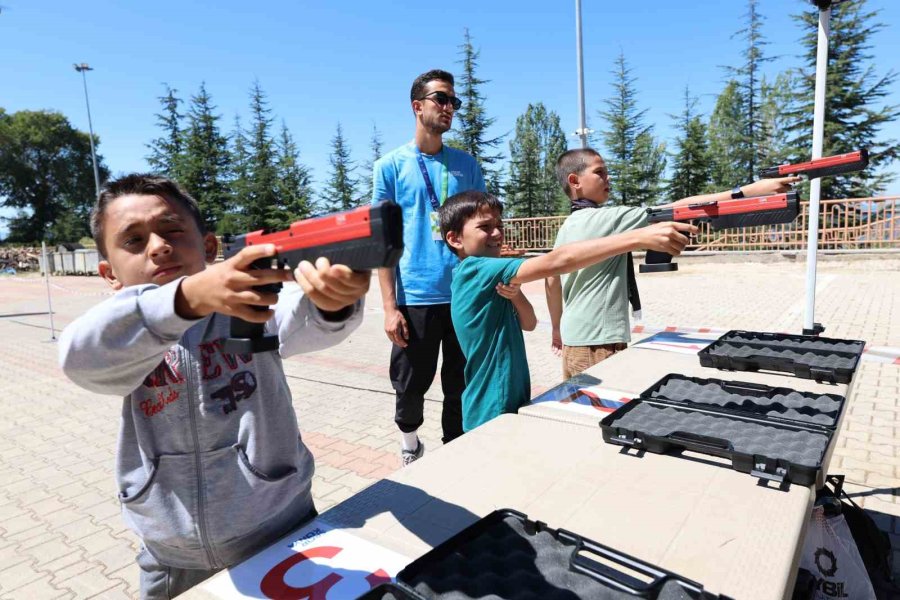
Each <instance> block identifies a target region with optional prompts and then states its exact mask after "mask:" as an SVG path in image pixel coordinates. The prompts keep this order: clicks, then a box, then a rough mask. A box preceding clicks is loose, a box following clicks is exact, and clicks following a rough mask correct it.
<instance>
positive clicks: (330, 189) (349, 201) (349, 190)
mask: <svg viewBox="0 0 900 600" xmlns="http://www.w3.org/2000/svg"><path fill="white" fill-rule="evenodd" d="M328 162H329V163H330V164H331V175H330V177H329V179H328V183H327V184H326V186H325V190H324V193H323V195H322V208H323V209H325V211H326V212H337V211H340V210H349V209H351V208H353V207H354V206H357V205H358V204H359V202H358V201H357V195H356V177H355V174H354V172H355V170H356V169H355V167H354V165H353V161H352V160H350V146H348V145H347V141H346V140H345V139H344V131H343V129H342V128H341V124H340V123H338V126H337V132H336V133H335V135H334V137H333V138H332V139H331V156H329V158H328Z"/></svg>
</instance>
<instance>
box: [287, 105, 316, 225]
mask: <svg viewBox="0 0 900 600" xmlns="http://www.w3.org/2000/svg"><path fill="white" fill-rule="evenodd" d="M312 196H313V193H312V182H311V178H310V174H309V169H308V168H306V166H305V165H303V164H302V163H301V162H300V151H299V150H298V149H297V144H296V142H294V138H293V136H292V135H291V132H290V131H289V130H288V128H287V125H286V124H285V123H284V122H282V123H281V136H280V137H279V140H278V198H279V204H280V205H281V206H282V207H283V212H284V215H283V219H284V220H285V221H288V222H291V221H296V220H297V219H305V218H307V217H310V216H312V214H313V212H314V209H315V207H314V206H313V204H314V202H313V198H312Z"/></svg>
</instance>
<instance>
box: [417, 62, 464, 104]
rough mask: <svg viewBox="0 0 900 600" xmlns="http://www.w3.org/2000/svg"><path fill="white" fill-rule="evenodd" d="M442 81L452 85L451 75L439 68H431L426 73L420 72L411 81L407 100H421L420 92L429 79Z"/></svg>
mask: <svg viewBox="0 0 900 600" xmlns="http://www.w3.org/2000/svg"><path fill="white" fill-rule="evenodd" d="M435 80H437V81H443V82H445V83H449V84H450V85H453V75H452V74H450V73H448V72H447V71H442V70H440V69H432V70H430V71H428V72H426V73H422V74H421V75H419V76H418V77H416V80H415V81H413V84H412V88H411V89H410V90H409V101H410V102H412V101H413V100H421V99H422V94H423V93H425V86H426V85H428V82H429V81H435Z"/></svg>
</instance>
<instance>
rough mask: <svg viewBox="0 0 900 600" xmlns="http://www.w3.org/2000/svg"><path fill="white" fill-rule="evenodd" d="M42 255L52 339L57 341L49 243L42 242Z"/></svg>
mask: <svg viewBox="0 0 900 600" xmlns="http://www.w3.org/2000/svg"><path fill="white" fill-rule="evenodd" d="M41 257H42V258H43V260H44V281H46V282H47V313H48V314H49V315H50V340H51V341H54V342H55V341H56V328H55V327H54V326H53V303H52V302H51V300H50V261H49V260H47V244H46V243H45V242H41Z"/></svg>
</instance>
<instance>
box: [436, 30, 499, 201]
mask: <svg viewBox="0 0 900 600" xmlns="http://www.w3.org/2000/svg"><path fill="white" fill-rule="evenodd" d="M459 48H460V52H459V53H460V54H461V55H462V59H461V60H459V61H458V64H461V65H462V68H463V72H462V75H461V76H458V77H456V78H455V79H456V94H457V95H458V96H459V97H460V99H461V100H462V101H463V105H462V108H460V110H459V112H458V113H457V114H456V116H455V117H454V119H455V121H456V128H455V130H456V135H454V136H453V137H452V138H450V139H449V140H448V141H447V143H448V144H449V145H450V146H452V147H454V148H459V149H460V150H465V151H466V152H468V153H469V154H471V155H472V156H474V157H475V160H477V161H478V164H479V166H480V167H481V171H482V174H483V175H484V179H485V182H487V187H488V191H489V192H491V193H492V194H495V195H499V194H500V188H501V180H500V175H501V174H500V169H499V168H496V169H495V168H493V165H494V164H495V163H497V162H498V161H500V160H501V159H502V158H503V155H502V153H500V152H497V151H496V149H497V148H498V147H499V146H500V144H501V143H502V142H503V136H499V137H494V138H491V137H488V132H487V131H488V129H489V128H490V127H491V125H493V124H494V121H496V119H494V118H489V117H488V116H487V111H486V110H485V107H484V95H483V94H482V92H481V86H482V85H484V84H485V83H489V80H487V79H479V78H478V76H477V75H476V74H475V71H476V69H477V67H478V58H479V56H480V54H481V51H480V50H476V49H475V46H473V45H472V37H471V36H470V35H469V30H468V29H466V30H465V33H464V37H463V43H462V44H460V46H459Z"/></svg>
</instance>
